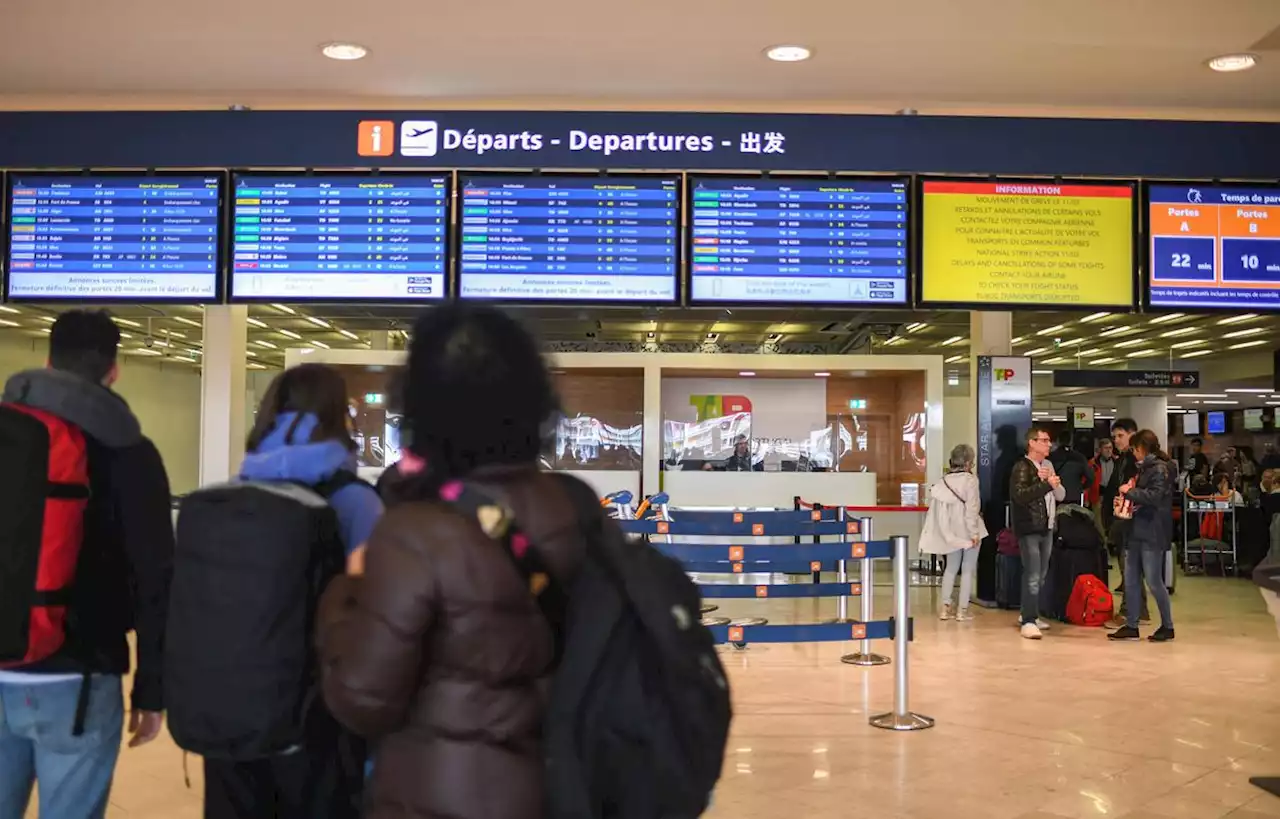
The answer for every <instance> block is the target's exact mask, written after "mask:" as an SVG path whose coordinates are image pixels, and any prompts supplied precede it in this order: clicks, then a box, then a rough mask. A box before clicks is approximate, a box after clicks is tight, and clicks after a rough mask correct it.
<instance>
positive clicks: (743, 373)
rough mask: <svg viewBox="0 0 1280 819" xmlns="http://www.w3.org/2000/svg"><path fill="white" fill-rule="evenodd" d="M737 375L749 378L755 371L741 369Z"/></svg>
mask: <svg viewBox="0 0 1280 819" xmlns="http://www.w3.org/2000/svg"><path fill="white" fill-rule="evenodd" d="M738 375H740V376H742V377H743V378H750V377H751V376H753V375H755V373H754V372H752V371H751V370H743V371H742V372H740V373H738Z"/></svg>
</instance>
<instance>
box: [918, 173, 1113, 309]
mask: <svg viewBox="0 0 1280 819" xmlns="http://www.w3.org/2000/svg"><path fill="white" fill-rule="evenodd" d="M921 189H922V197H921V222H922V224H923V227H922V230H921V258H920V279H919V281H920V302H921V303H922V304H924V305H932V306H939V305H955V306H961V307H965V306H978V307H981V306H983V305H1002V306H1006V307H1012V306H1025V307H1058V308H1063V309H1067V308H1079V309H1087V308H1090V307H1121V308H1131V307H1132V306H1133V304H1134V298H1135V289H1136V288H1135V283H1136V275H1135V265H1134V261H1135V255H1134V210H1133V208H1134V186H1133V185H1132V184H1129V183H1119V182H1083V181H1079V182H1056V181H1044V182H1039V181H996V182H989V181H969V180H936V179H927V180H925V181H924V182H923V183H922V184H921Z"/></svg>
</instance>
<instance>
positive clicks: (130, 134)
mask: <svg viewBox="0 0 1280 819" xmlns="http://www.w3.org/2000/svg"><path fill="white" fill-rule="evenodd" d="M1277 144H1280V123H1271V122H1178V121H1164V122H1161V121H1156V120H1121V119H1049V118H1006V117H946V116H928V117H905V116H883V115H879V116H877V115H842V114H743V113H723V114H722V113H695V112H647V111H636V112H617V111H13V112H0V166H3V167H9V168H40V167H62V168H66V167H76V168H79V167H103V168H152V167H155V168H183V167H186V168H191V167H199V168H208V167H215V168H222V167H233V168H324V167H330V168H352V167H388V166H393V167H400V168H406V167H419V168H450V167H462V168H593V169H594V168H663V169H671V168H681V169H752V170H769V169H773V170H786V169H793V170H794V169H811V170H816V171H831V170H839V169H843V168H857V169H858V170H860V171H864V172H874V173H902V172H903V171H916V172H926V171H935V172H941V171H945V172H948V173H980V174H992V173H996V174H1040V175H1046V176H1053V175H1056V174H1061V173H1064V172H1074V173H1080V174H1089V175H1091V176H1117V177H1134V176H1152V177H1162V178H1169V177H1171V176H1183V177H1187V178H1191V179H1199V178H1234V179H1275V178H1277V177H1280V152H1277V151H1276V150H1275V146H1276V145H1277ZM1010 145H1017V146H1022V147H1023V148H1026V147H1027V146H1034V149H1026V150H1010ZM1223 145H1230V146H1231V150H1223V149H1222V146H1223Z"/></svg>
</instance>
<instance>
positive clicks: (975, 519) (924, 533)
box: [920, 444, 987, 622]
mask: <svg viewBox="0 0 1280 819" xmlns="http://www.w3.org/2000/svg"><path fill="white" fill-rule="evenodd" d="M975 458H976V454H975V453H974V451H973V447H971V446H969V445H968V444H958V445H957V446H956V447H955V448H954V449H952V450H951V461H950V468H949V469H948V471H947V474H946V475H943V476H942V478H941V479H940V480H939V481H938V482H937V483H935V484H934V485H933V486H931V487H930V488H929V512H928V514H926V515H925V518H924V528H923V529H922V530H921V532H920V551H921V553H923V554H940V555H946V557H947V568H946V570H945V571H944V572H943V573H942V611H941V612H940V613H939V615H938V616H939V619H941V620H953V619H954V620H956V621H958V622H965V621H967V620H972V619H973V615H972V614H970V613H969V597H970V595H971V594H972V593H973V575H974V570H975V569H976V568H977V566H978V551H979V549H978V546H979V544H981V543H982V540H983V538H985V537H986V536H987V527H986V524H985V523H983V522H982V499H981V498H980V497H979V492H978V479H977V477H976V476H975V475H974V474H973V463H974V460H975ZM962 567H963V571H961V568H962ZM957 574H960V605H959V606H958V607H957V606H955V605H953V604H952V602H951V593H952V591H953V590H954V589H955V586H956V575H957Z"/></svg>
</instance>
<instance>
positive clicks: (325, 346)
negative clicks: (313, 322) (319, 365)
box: [311, 340, 329, 350]
mask: <svg viewBox="0 0 1280 819" xmlns="http://www.w3.org/2000/svg"><path fill="white" fill-rule="evenodd" d="M311 346H312V347H319V348H320V349H321V350H328V349H329V345H328V344H325V343H324V342H323V341H314V340H313V341H312V342H311Z"/></svg>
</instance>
